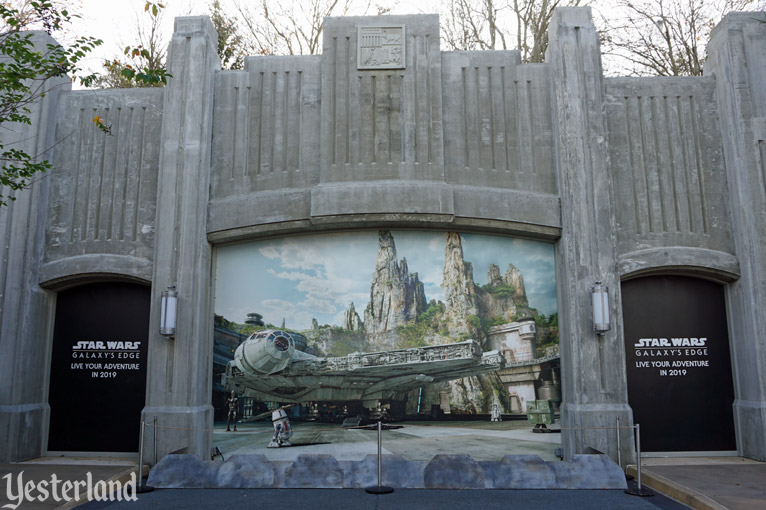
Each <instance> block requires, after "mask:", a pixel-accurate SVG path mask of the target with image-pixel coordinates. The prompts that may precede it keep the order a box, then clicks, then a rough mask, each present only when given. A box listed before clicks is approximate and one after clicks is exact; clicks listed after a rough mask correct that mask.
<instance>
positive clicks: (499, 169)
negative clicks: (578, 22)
mask: <svg viewBox="0 0 766 510" xmlns="http://www.w3.org/2000/svg"><path fill="white" fill-rule="evenodd" d="M520 58H521V57H520V55H519V52H518V51H467V52H445V53H443V54H442V69H443V84H444V90H443V95H444V100H443V101H444V151H445V159H446V173H447V181H448V182H450V183H455V184H460V185H464V186H487V187H493V188H495V187H497V188H507V189H515V190H520V191H528V192H537V193H550V194H555V193H556V192H557V189H556V172H555V165H554V158H555V152H554V149H553V127H552V118H553V117H552V114H553V111H552V102H551V88H550V83H551V74H550V66H548V65H546V64H526V65H521V61H520Z"/></svg>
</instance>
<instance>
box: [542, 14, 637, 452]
mask: <svg viewBox="0 0 766 510" xmlns="http://www.w3.org/2000/svg"><path fill="white" fill-rule="evenodd" d="M548 37H549V41H550V42H549V46H548V54H547V55H546V57H547V58H546V62H547V63H549V64H550V65H551V66H552V73H551V76H552V77H553V80H552V86H553V88H554V101H555V102H554V108H553V111H554V115H557V116H558V117H557V118H555V117H554V130H555V131H556V145H557V159H556V164H557V174H558V184H559V193H560V196H561V211H562V212H561V214H562V220H561V221H562V234H561V239H560V241H559V243H558V245H557V247H556V248H557V249H556V252H557V267H558V282H559V287H558V288H559V297H558V299H559V325H560V330H559V331H560V334H561V373H562V386H563V388H562V389H563V405H562V407H561V412H562V423H561V426H562V429H563V431H562V442H563V446H564V454H565V456H566V457H567V458H568V457H570V456H571V455H572V454H575V453H592V452H593V450H596V451H599V452H603V453H607V454H609V455H610V456H611V457H612V458H616V451H617V437H616V430H615V429H609V428H606V427H614V426H615V424H616V418H617V417H618V416H619V417H620V418H621V419H622V420H623V423H631V422H632V412H631V410H630V408H629V407H628V404H627V401H628V394H627V384H626V372H625V352H624V345H623V335H622V328H621V326H620V325H621V323H622V319H621V315H622V304H621V297H620V282H619V278H618V274H617V253H616V235H615V215H614V202H613V191H612V182H611V179H610V174H609V168H608V151H607V137H606V117H605V111H604V82H603V74H602V70H601V53H600V50H599V44H598V34H597V33H596V30H595V27H594V26H593V20H592V17H591V11H590V8H589V7H559V8H558V9H556V11H555V13H554V15H553V19H552V21H551V26H550V29H549V32H548ZM596 280H601V281H603V284H604V285H606V286H608V287H609V295H610V308H611V324H612V329H611V330H610V331H609V332H607V333H606V334H605V335H603V336H598V335H596V333H595V332H594V331H593V319H592V306H591V287H592V286H593V284H594V283H595V281H596ZM621 437H622V438H623V442H622V444H623V445H624V450H625V451H623V459H625V460H626V461H627V460H630V459H631V455H632V454H631V447H630V442H629V441H628V439H629V437H630V435H629V431H628V430H626V431H624V432H623V433H622V436H621Z"/></svg>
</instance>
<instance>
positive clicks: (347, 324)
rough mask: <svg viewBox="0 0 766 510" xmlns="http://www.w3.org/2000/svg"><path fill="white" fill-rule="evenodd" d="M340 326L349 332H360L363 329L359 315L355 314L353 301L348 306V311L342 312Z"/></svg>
mask: <svg viewBox="0 0 766 510" xmlns="http://www.w3.org/2000/svg"><path fill="white" fill-rule="evenodd" d="M342 326H343V329H348V330H349V331H361V330H363V329H364V324H362V319H360V318H359V314H358V313H356V309H355V308H354V302H353V301H352V302H351V304H350V305H349V307H348V310H346V311H345V312H343V324H342Z"/></svg>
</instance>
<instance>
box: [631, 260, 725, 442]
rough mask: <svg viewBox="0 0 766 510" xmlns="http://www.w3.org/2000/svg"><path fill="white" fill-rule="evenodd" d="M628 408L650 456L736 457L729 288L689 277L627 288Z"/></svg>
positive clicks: (635, 282)
mask: <svg viewBox="0 0 766 510" xmlns="http://www.w3.org/2000/svg"><path fill="white" fill-rule="evenodd" d="M622 299H623V311H624V321H625V322H624V326H625V352H626V363H627V375H628V402H629V404H630V406H631V407H632V409H633V416H634V421H635V423H638V424H640V425H641V443H642V449H643V450H644V451H650V452H651V451H657V452H660V451H661V452H670V451H677V452H692V451H731V450H736V442H735V434H734V418H733V410H732V403H733V402H734V386H733V382H732V369H731V357H730V351H729V336H728V328H727V318H726V303H725V300H724V289H723V287H722V286H721V285H720V284H717V283H715V282H711V281H708V280H703V279H699V278H691V277H686V276H671V275H658V276H645V277H642V278H636V279H632V280H627V281H624V282H622Z"/></svg>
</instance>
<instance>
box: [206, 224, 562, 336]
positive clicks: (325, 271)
mask: <svg viewBox="0 0 766 510" xmlns="http://www.w3.org/2000/svg"><path fill="white" fill-rule="evenodd" d="M392 234H393V236H394V241H395V243H396V252H397V257H398V258H399V259H400V260H401V259H402V258H406V259H407V265H408V267H409V271H410V272H411V273H418V277H419V278H420V281H422V282H423V285H424V287H425V293H426V298H427V299H428V300H429V301H430V300H431V299H436V300H437V301H438V300H443V299H444V291H443V290H442V288H441V283H442V270H443V266H444V243H445V240H446V236H445V233H444V232H422V231H392ZM461 237H462V240H463V255H464V258H465V260H466V261H467V262H471V263H472V264H473V276H474V281H475V282H476V283H477V284H479V285H481V284H484V283H486V282H487V270H488V268H489V265H490V264H496V265H498V266H499V267H500V273H501V274H504V273H505V271H506V270H507V269H508V264H509V263H512V264H513V265H515V266H516V267H518V268H519V270H520V271H521V274H522V275H523V276H524V285H525V287H526V290H527V297H528V298H529V304H530V305H531V306H532V307H534V308H537V310H538V311H539V312H540V313H544V314H546V315H548V314H551V313H554V312H555V311H556V280H555V267H554V257H553V245H552V244H550V243H543V242H537V241H528V240H524V239H515V238H511V237H503V236H491V235H483V234H461ZM377 251H378V233H377V231H364V232H342V233H334V234H320V235H308V236H294V237H284V238H278V239H273V240H268V241H258V242H253V243H246V244H238V245H233V246H227V247H223V248H219V249H218V250H217V252H216V295H215V313H216V314H218V315H223V316H224V317H226V318H227V319H229V320H232V321H235V322H239V323H242V322H244V319H245V316H246V315H247V314H248V313H249V312H257V313H260V314H261V315H263V316H264V320H265V321H266V322H267V323H271V324H275V325H277V326H279V325H280V324H281V323H282V319H284V320H285V325H286V326H287V327H288V328H292V329H296V330H304V329H309V328H310V327H311V319H312V318H316V319H317V321H319V324H340V322H341V317H342V314H343V311H344V310H346V309H347V308H348V305H349V303H351V302H353V303H354V306H355V308H356V311H357V313H358V314H359V316H360V317H361V318H362V320H364V308H365V307H366V306H367V302H368V301H369V298H370V279H371V277H372V274H373V272H374V270H375V259H376V256H377Z"/></svg>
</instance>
